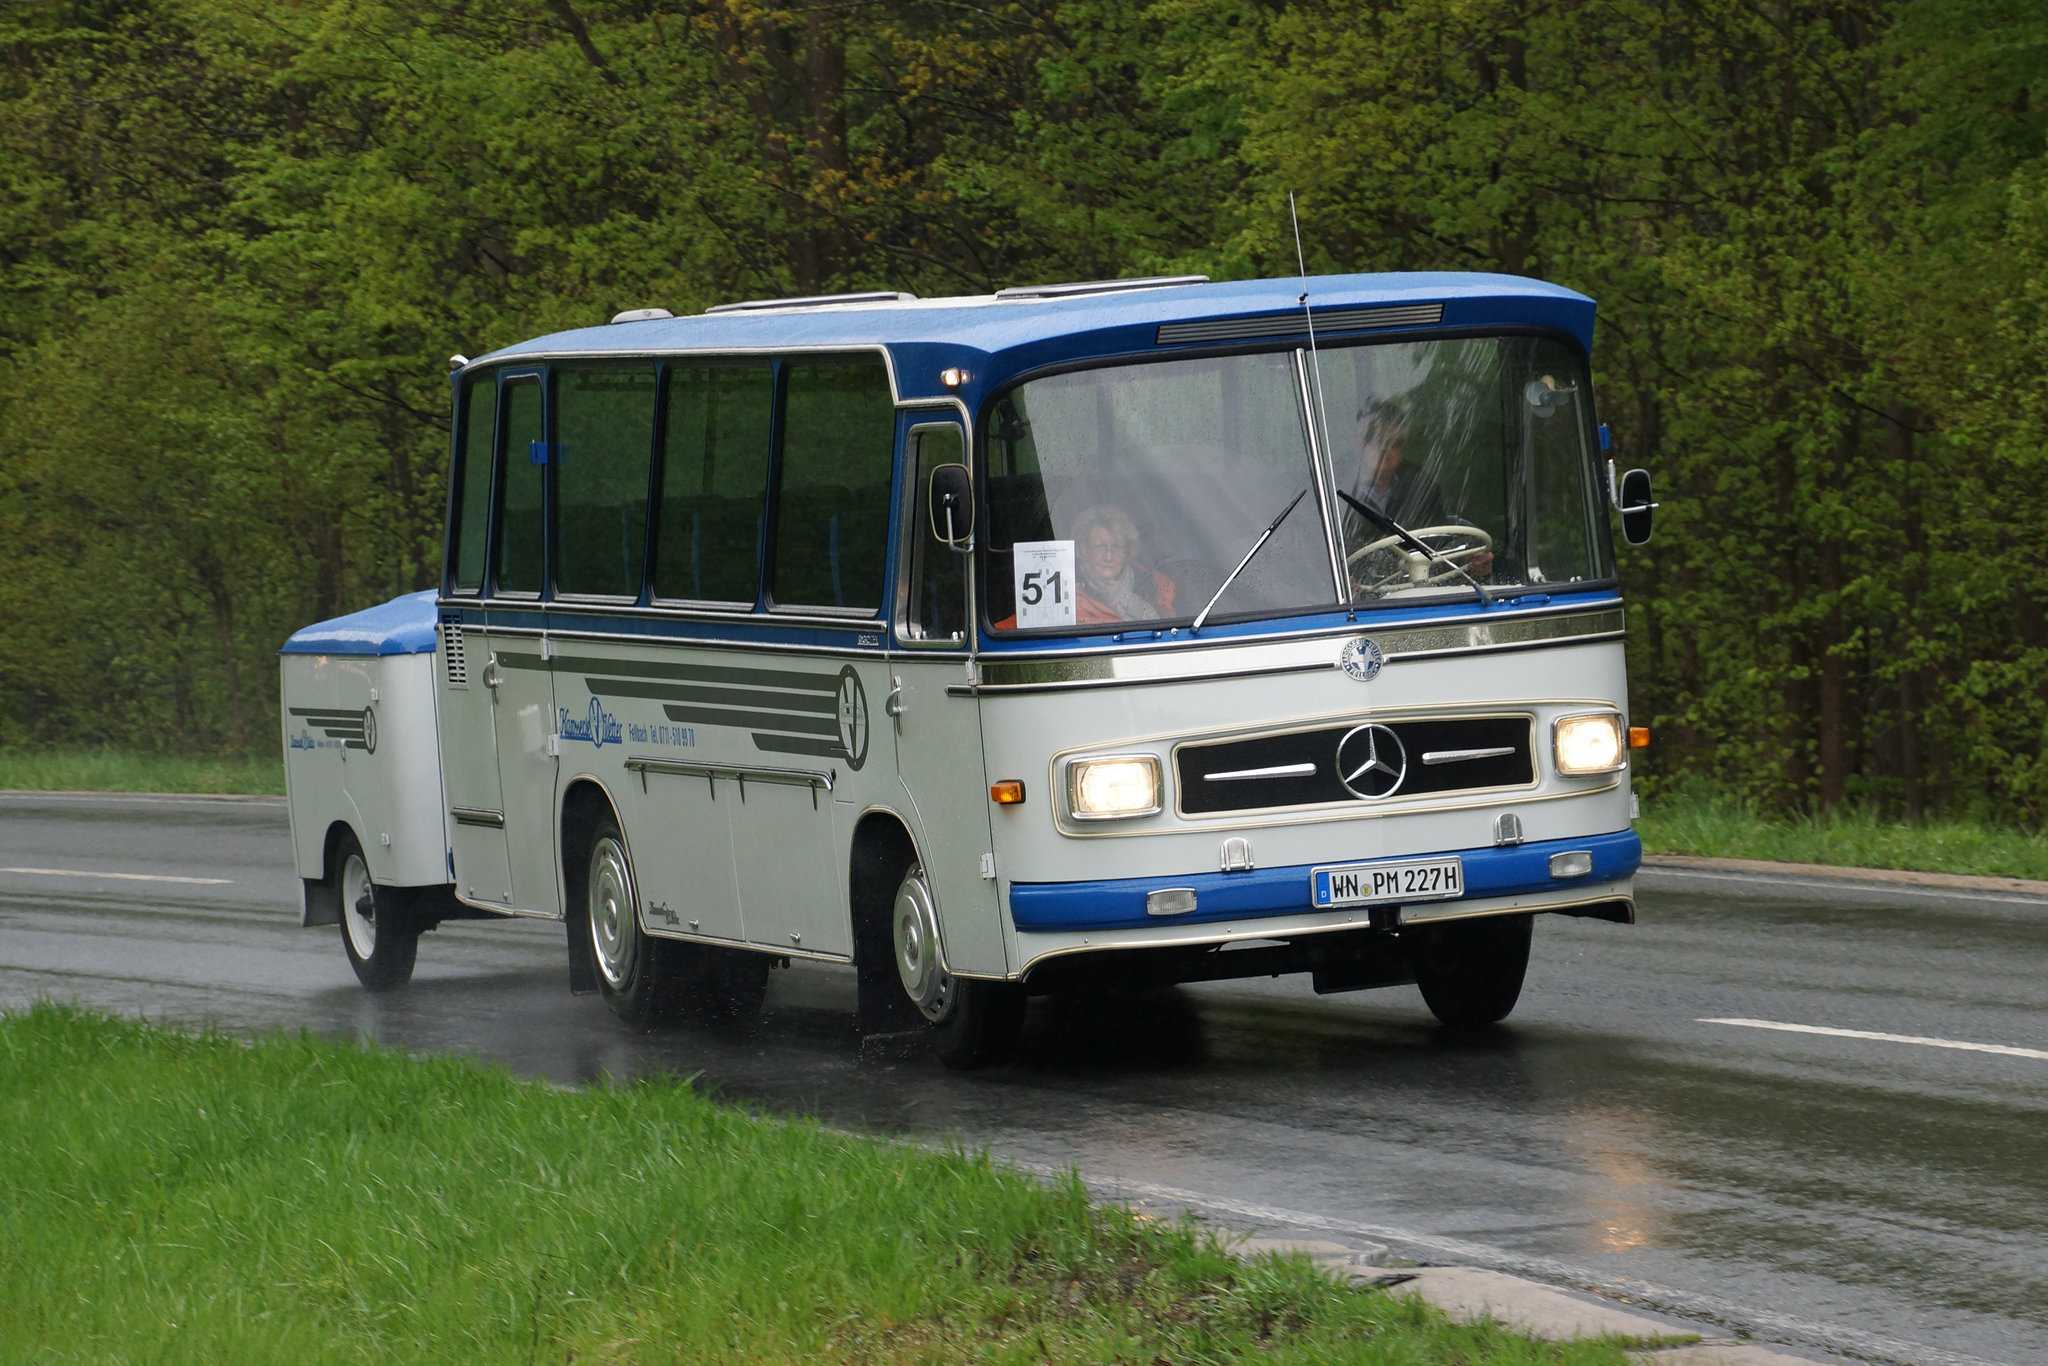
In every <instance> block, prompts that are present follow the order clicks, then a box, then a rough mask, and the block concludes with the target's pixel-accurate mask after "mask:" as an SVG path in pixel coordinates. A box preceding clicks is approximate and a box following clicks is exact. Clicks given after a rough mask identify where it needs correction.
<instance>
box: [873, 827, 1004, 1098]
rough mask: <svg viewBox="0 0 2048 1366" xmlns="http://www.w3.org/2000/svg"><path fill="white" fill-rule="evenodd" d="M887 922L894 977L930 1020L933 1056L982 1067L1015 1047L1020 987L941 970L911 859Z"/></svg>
mask: <svg viewBox="0 0 2048 1366" xmlns="http://www.w3.org/2000/svg"><path fill="white" fill-rule="evenodd" d="M889 923H890V930H891V938H892V940H893V942H894V948H895V958H896V975H897V978H898V980H899V981H901V982H902V984H903V990H904V992H905V993H906V994H907V995H908V996H909V997H910V1003H911V1004H912V1005H914V1006H916V1007H917V1009H918V1013H919V1014H921V1015H923V1016H924V1018H925V1019H926V1020H927V1021H929V1022H930V1027H931V1036H932V1049H933V1051H934V1052H936V1053H937V1054H938V1055H939V1061H940V1062H943V1063H944V1064H946V1066H948V1067H954V1068H963V1069H964V1068H971V1067H985V1066H988V1065H989V1064H991V1063H997V1062H1001V1061H1003V1060H1004V1059H1006V1058H1008V1057H1009V1056H1010V1055H1011V1054H1012V1053H1013V1052H1015V1051H1016V1047H1017V1040H1018V1036H1019V1035H1020V1034H1021V1033H1022V1032H1023V1027H1024V989H1023V987H1022V986H1021V985H1019V984H1018V983H1015V982H988V981H981V980H979V979H976V978H971V977H955V976H953V975H952V974H951V973H949V972H947V971H946V967H945V964H944V962H943V960H942V956H941V954H940V952H939V924H938V912H937V909H936V907H935V906H934V904H933V902H932V893H931V888H930V886H929V885H928V884H927V883H926V882H925V878H924V869H923V868H921V867H919V866H918V865H917V864H916V863H914V862H913V863H912V864H911V865H910V867H909V868H907V869H905V870H904V873H903V880H902V881H901V882H900V883H898V884H897V888H896V904H895V906H894V908H893V909H892V910H891V912H890V916H889Z"/></svg>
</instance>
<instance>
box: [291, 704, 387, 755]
mask: <svg viewBox="0 0 2048 1366" xmlns="http://www.w3.org/2000/svg"><path fill="white" fill-rule="evenodd" d="M290 711H291V715H293V716H298V717H303V718H304V719H305V725H302V726H301V727H299V730H300V734H299V735H295V736H293V737H291V747H292V748H293V749H360V750H363V751H365V752H367V753H370V754H375V753H376V752H377V714H376V713H375V712H373V711H371V710H370V709H369V708H368V707H364V708H363V709H362V710H361V711H341V710H339V709H337V708H334V707H293V708H291V709H290ZM309 727H310V728H311V729H308V728H309ZM312 730H318V731H319V732H320V733H321V734H322V735H323V736H325V737H326V739H325V741H324V742H323V741H320V740H315V739H313V738H312V733H311V732H312Z"/></svg>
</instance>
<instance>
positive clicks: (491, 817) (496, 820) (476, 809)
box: [448, 806, 505, 830]
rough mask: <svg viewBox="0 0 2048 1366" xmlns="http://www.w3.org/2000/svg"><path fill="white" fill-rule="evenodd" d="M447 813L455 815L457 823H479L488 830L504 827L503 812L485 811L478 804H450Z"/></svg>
mask: <svg viewBox="0 0 2048 1366" xmlns="http://www.w3.org/2000/svg"><path fill="white" fill-rule="evenodd" d="M448 814H449V815H451V816H453V817H455V823H456V824H457V825H481V826H484V827H485V828H486V829H490V830H503V829H504V828H505V813H504V812H502V811H487V810H485V809H484V808H483V807H480V806H451V807H449V808H448Z"/></svg>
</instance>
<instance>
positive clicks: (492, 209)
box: [0, 0, 2048, 823]
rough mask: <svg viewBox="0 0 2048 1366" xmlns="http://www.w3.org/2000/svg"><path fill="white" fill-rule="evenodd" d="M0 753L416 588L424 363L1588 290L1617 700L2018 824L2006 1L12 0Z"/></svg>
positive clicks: (2038, 617)
mask: <svg viewBox="0 0 2048 1366" xmlns="http://www.w3.org/2000/svg"><path fill="white" fill-rule="evenodd" d="M4 41H5V42H6V44H7V51H8V60H7V64H6V68H5V75H4V88H0V175H4V182H0V281H4V285H5V288H4V290H0V345H4V346H5V347H6V348H7V350H8V361H9V363H8V365H7V366H6V367H5V370H4V374H0V442H4V446H0V450H4V457H0V460H4V463H0V611H4V612H5V616H6V620H7V623H8V626H9V628H10V636H9V648H8V650H7V652H5V653H4V654H0V742H22V741H50V740H85V741H94V740H105V741H111V742H114V743H119V744H141V745H153V746H154V745H160V746H166V747H184V748H192V749H219V748H236V747H251V746H253V747H259V748H260V747H262V746H265V745H268V744H270V743H271V740H270V738H269V737H270V735H271V734H272V733H273V731H274V728H273V726H272V724H271V722H272V719H273V715H274V713H273V711H272V709H273V708H274V706H275V703H274V700H273V693H274V687H273V676H272V674H271V672H270V666H269V661H268V654H269V651H270V650H272V649H273V648H275V646H276V644H277V642H278V641H279V640H280V639H281V637H282V636H283V635H284V634H285V633H286V632H287V631H288V630H289V629H291V628H292V627H293V626H295V625H297V624H299V623H301V622H304V621H307V620H311V619H313V618H315V617H318V616H321V615H326V614H330V613H332V612H334V611H337V610H342V609H345V608H348V607H353V606H358V605H361V604H363V603H366V602H368V601H371V600H375V599H378V598H381V597H383V596H385V595H387V594H388V593H390V592H392V591H394V590H397V589H400V588H404V587H409V586H413V585H416V584H419V583H422V582H424V581H425V579H426V577H427V575H428V574H429V573H430V566H431V564H432V561H433V553H434V546H435V543H436V540H437V536H438V531H437V527H436V522H437V518H438V515H439V502H440V498H441V482H440V481H441V473H440V471H441V466H442V463H443V461H444V459H445V437H444V435H443V431H442V424H443V421H444V418H443V412H444V409H445V406H446V387H445V382H444V380H443V378H442V373H443V362H444V359H445V357H446V356H447V355H448V354H449V353H450V352H451V351H463V352H468V353H471V354H475V353H477V352H480V351H482V350H484V349H487V348H489V347H492V346H495V345H499V344H502V343H505V342H508V341H511V340H515V339H517V338H519V337H522V336H526V335H531V334H533V333H535V332H539V331H542V330H546V329H548V328H552V327H556V326H562V325H569V324H581V323H588V322H593V321H596V320H599V319H601V318H603V317H606V316H608V315H609V314H610V313H611V312H612V311H614V310H616V309H618V308H624V307H632V306H638V305H643V304H649V303H660V304H663V305H665V306H667V307H670V308H672V309H675V310H677V311H679V312H680V311H683V310H685V309H693V308H700V307H702V306H704V305H705V304H708V303H712V302H716V301H719V300H722V299H730V298H739V297H746V296H753V295H760V294H768V293H785V292H795V291H806V292H808V291H813V290H821V289H830V288H841V287H872V286H877V285H889V286H893V287H898V288H905V289H912V290H916V291H918V292H920V293H944V292H957V291H960V290H978V289H983V288H986V287H989V286H992V285H1002V284H1010V283H1018V282H1022V281H1026V280H1032V279H1047V278H1078V277H1087V276H1097V275H1105V274H1119V273H1132V272H1151V271H1156V270H1161V269H1192V270H1206V271H1209V272H1210V273H1212V274H1216V275H1248V274H1286V273H1291V272H1292V270H1293V264H1294V254H1293V252H1294V249H1293V238H1292V235H1291V232H1290V230H1289V227H1288V220H1287V210H1286V205H1287V194H1288V191H1290V190H1292V191H1295V192H1296V193H1297V194H1298V196H1299V198H1300V203H1301V207H1302V231H1303V236H1304V239H1305V241H1306V243H1307V246H1308V250H1309V253H1310V255H1311V258H1312V259H1311V265H1312V268H1316V269H1371V268H1402V269H1406V268H1481V269H1499V270H1507V271H1515V272H1525V273H1529V274H1534V275H1540V276H1543V277H1545V278H1549V279H1553V280H1557V281H1560V282H1562V283H1565V284H1569V285H1572V286H1574V287H1576V288H1579V289H1582V290H1584V291H1586V292H1587V293H1589V294H1592V295H1594V296H1595V297H1597V298H1599V299H1600V301H1601V305H1602V315H1601V334H1600V340H1599V350H1598V353H1597V354H1596V369H1597V373H1598V378H1599V381H1600V384H1601V388H1602V408H1603V416H1605V417H1606V418H1607V420H1608V421H1610V422H1611V423H1612V424H1613V425H1614V427H1615V429H1616V434H1617V438H1618V445H1619V451H1618V454H1619V455H1620V456H1621V458H1622V459H1623V461H1624V462H1626V463H1641V464H1645V465H1648V466H1650V467H1652V468H1653V469H1655V470H1656V471H1657V473H1658V476H1659V480H1660V486H1659V493H1660V501H1661V502H1662V503H1663V505H1664V506H1663V512H1662V520H1661V522H1660V533H1659V538H1658V542H1657V544H1656V545H1655V546H1653V547H1651V548H1650V549H1649V550H1648V551H1647V552H1632V553H1631V554H1630V555H1628V556H1627V558H1626V560H1625V566H1626V569H1625V573H1626V576H1627V587H1628V588H1629V590H1630V592H1631V596H1632V600H1633V603H1634V610H1633V617H1632V625H1633V628H1634V629H1633V635H1632V648H1633V650H1634V652H1635V654H1634V660H1633V664H1634V678H1635V687H1636V699H1635V710H1636V712H1637V713H1638V717H1639V719H1645V720H1648V721H1650V722H1652V723H1653V724H1655V725H1657V726H1658V727H1659V728H1660V742H1659V747H1658V749H1657V750H1656V751H1655V759H1654V762H1655V764H1656V766H1657V770H1658V772H1657V774H1656V775H1655V776H1659V777H1661V776H1665V775H1668V774H1672V773H1675V772H1677V771H1678V770H1680V769H1684V770H1688V771H1691V772H1696V773H1702V774H1706V775H1709V776H1712V777H1714V778H1717V779H1720V780H1721V781H1723V782H1725V783H1731V784H1734V785H1736V786H1738V787H1741V788H1743V789H1744V790H1746V791H1747V793H1748V794H1749V795H1750V796H1752V797H1754V798H1758V799H1762V800H1765V801H1769V802H1775V803H1780V804H1786V805H1794V806H1804V805H1807V804H1810V803H1813V802H1818V803H1820V804H1822V805H1835V804H1839V803H1841V802H1843V801H1845V800H1849V799H1865V800H1869V801H1871V802H1873V803H1875V804H1877V805H1880V806H1883V807H1887V808H1889V809H1894V810H1901V811H1903V812H1905V813H1907V814H1918V813H1921V812H1923V811H1926V810H1931V809H1937V808H1945V809H1966V810H1975V811H1978V812H1980V813H1985V812H1988V813H1991V814H1997V815H2000V816H2006V817H2011V818H2016V819H2020V820H2023V821H2026V822H2028V823H2037V822H2038V821H2039V819H2040V818H2041V816H2042V815H2043V814H2044V813H2048V767H2044V766H2043V754H2044V733H2048V619H2044V606H2043V595H2044V594H2048V588H2044V587H2043V586H2041V585H2040V584H2039V583H2037V579H2038V578H2039V577H2040V566H2041V561H2042V556H2041V553H2040V550H2039V548H2038V547H2039V545H2040V542H2041V539H2042V535H2043V533H2044V532H2048V517H2044V512H2048V507H2044V501H2043V500H2044V497H2048V494H2044V492H2043V480H2042V474H2043V469H2042V466H2043V463H2044V457H2048V378H2044V374H2043V368H2044V366H2043V362H2044V359H2048V273H2044V270H2043V265H2044V262H2048V164H2044V157H2043V139H2044V132H2048V107H2044V106H2048V90H2044V89H2043V80H2044V73H2048V20H2044V19H2043V18H2042V17H2041V15H2040V14H2039V12H2038V9H2037V7H2036V6H2033V5H2030V4H2025V3H2022V2H2021V0H1945V2H1944V3H1935V2H1934V0H1915V2H1913V3H1905V2H1904V0H1869V3H1865V4H1830V3H1815V4H1808V5H1788V4H1778V3H1762V4H1753V3H1745V4H1736V3H1733V0H1691V3H1688V4H1682V5H1670V4H1663V3H1650V2H1649V0H1620V2H1619V3H1613V2H1610V3H1605V4H1601V5H1597V6H1596V5H1591V4H1587V3H1583V2H1582V0H1564V3H1561V4H1557V5H1552V6H1546V7H1533V8H1532V7H1526V6H1521V5H1514V4H1509V3H1506V0H1391V2H1389V3H1376V4H1373V5H1358V4H1354V3H1350V2H1349V0H1324V3H1282V2H1281V0H1269V2H1268V3H1249V2H1248V0H1247V2H1244V3H1239V2H1237V0H1155V3H1151V4H1144V3H1140V0H1071V2H1070V3H1053V2H1051V0H1047V2H1046V3H996V4H993V5H989V6H981V7H973V8H969V7H956V6H951V5H940V4H936V3H932V4H921V3H904V4H893V5H870V6H865V7H839V6H817V7H812V8H794V7H792V8H771V7H768V6H764V5H760V4H756V3H753V2H752V0H686V2H685V3H683V4H681V5H679V6H677V7H675V8H673V9H661V10H656V9H654V8H652V7H649V6H645V5H640V4H634V3H595V2H594V0H546V2H545V3H539V2H536V3H532V4H520V3H516V2H515V0H435V2H433V3H428V4H425V5H408V6H402V7H401V6H397V5H388V4H384V5H380V4H377V3H367V4H366V3H350V4H339V3H327V4H323V3H315V2H314V0H303V2H302V3H298V4H294V5H285V6H275V5H259V4H255V3H251V2H250V0H132V2H131V3H127V4H119V3H107V4H101V5H98V6H89V5H60V4H42V5H38V6H34V7H30V8H29V9H27V10H25V11H21V10H18V11H16V12H15V16H14V17H13V18H11V19H10V20H8V21H7V23H6V27H5V30H4Z"/></svg>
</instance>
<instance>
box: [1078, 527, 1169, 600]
mask: <svg viewBox="0 0 2048 1366" xmlns="http://www.w3.org/2000/svg"><path fill="white" fill-rule="evenodd" d="M1138 549H1139V541H1138V528H1137V525H1136V524H1135V523H1133V522H1132V521H1131V518H1130V514H1129V513H1126V512H1125V511H1124V510H1123V509H1122V508H1120V507H1118V506H1117V505H1116V504H1114V503H1097V504H1096V505H1095V506H1093V507H1091V508H1087V509H1085V510H1084V511H1083V512H1082V513H1081V515H1080V516H1079V517H1077V518H1076V519H1075V520H1074V569H1075V575H1076V577H1077V578H1078V579H1079V580H1080V582H1079V583H1078V584H1077V585H1076V587H1077V589H1078V592H1077V594H1076V597H1075V602H1074V615H1075V617H1076V618H1077V619H1078V620H1080V621H1083V622H1092V623H1102V622H1116V621H1150V620H1154V619H1156V618H1159V617H1170V616H1172V615H1173V597H1174V593H1173V580H1172V579H1169V578H1167V577H1166V575H1164V574H1161V573H1158V572H1156V571H1154V570H1151V569H1147V568H1146V567H1145V566H1143V565H1141V564H1139V563H1138Z"/></svg>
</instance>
